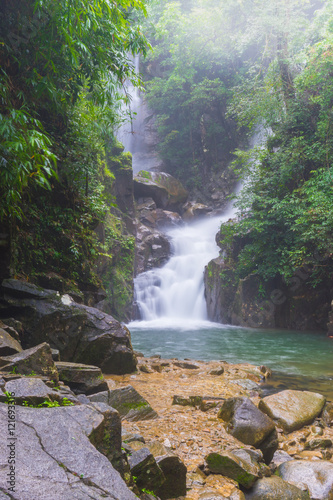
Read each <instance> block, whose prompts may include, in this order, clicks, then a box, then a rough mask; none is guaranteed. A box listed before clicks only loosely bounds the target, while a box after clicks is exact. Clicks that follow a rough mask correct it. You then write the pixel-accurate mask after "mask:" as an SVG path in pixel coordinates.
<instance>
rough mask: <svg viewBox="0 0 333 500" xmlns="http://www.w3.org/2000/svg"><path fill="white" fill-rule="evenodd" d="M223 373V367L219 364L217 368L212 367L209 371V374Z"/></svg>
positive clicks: (218, 374) (217, 374)
mask: <svg viewBox="0 0 333 500" xmlns="http://www.w3.org/2000/svg"><path fill="white" fill-rule="evenodd" d="M223 373H224V368H223V366H220V367H219V368H214V370H211V371H210V372H209V375H216V376H220V375H223Z"/></svg>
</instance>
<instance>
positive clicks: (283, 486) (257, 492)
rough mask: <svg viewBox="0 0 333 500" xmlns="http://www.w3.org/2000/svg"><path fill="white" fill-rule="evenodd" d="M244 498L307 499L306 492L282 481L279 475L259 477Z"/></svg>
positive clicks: (256, 499)
mask: <svg viewBox="0 0 333 500" xmlns="http://www.w3.org/2000/svg"><path fill="white" fill-rule="evenodd" d="M245 498H246V500H278V499H279V500H280V499H281V500H282V499H283V500H309V499H310V497H309V495H308V493H307V492H305V491H302V490H300V489H299V488H297V487H296V486H294V485H292V484H289V483H287V482H286V481H283V479H281V478H280V477H276V476H272V477H264V478H263V479H259V480H258V481H257V482H256V483H255V485H254V486H253V488H251V490H250V491H249V492H247V493H246V494H245Z"/></svg>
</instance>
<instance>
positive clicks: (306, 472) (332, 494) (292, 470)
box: [278, 460, 333, 500]
mask: <svg viewBox="0 0 333 500" xmlns="http://www.w3.org/2000/svg"><path fill="white" fill-rule="evenodd" d="M278 473H279V475H280V476H281V478H282V479H284V480H285V481H287V482H288V483H291V484H293V485H295V486H297V487H298V488H300V489H303V490H304V489H306V488H307V489H308V491H309V493H310V496H311V498H313V499H316V500H330V499H331V498H333V464H332V463H331V462H322V461H318V462H317V461H316V462H315V461H308V460H292V461H291V462H284V463H283V464H281V465H280V466H279V467H278Z"/></svg>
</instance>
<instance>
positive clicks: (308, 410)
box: [259, 390, 326, 432]
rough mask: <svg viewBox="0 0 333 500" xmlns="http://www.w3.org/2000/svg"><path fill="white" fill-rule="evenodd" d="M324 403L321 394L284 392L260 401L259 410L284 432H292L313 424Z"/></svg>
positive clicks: (324, 400)
mask: <svg viewBox="0 0 333 500" xmlns="http://www.w3.org/2000/svg"><path fill="white" fill-rule="evenodd" d="M325 402H326V399H325V397H324V396H322V395H321V394H317V393H314V392H309V391H293V390H286V391H282V392H279V393H277V394H272V395H271V396H267V397H266V398H264V399H262V400H261V401H260V403H259V408H260V410H261V411H263V412H264V413H266V414H267V415H268V416H269V417H270V418H272V419H273V420H274V421H275V422H276V424H277V425H279V426H280V427H282V428H283V430H284V431H285V432H292V431H295V430H297V429H300V428H301V427H304V425H307V424H310V423H311V422H313V420H314V419H315V418H316V417H318V415H319V414H320V413H321V411H322V409H323V408H324V405H325Z"/></svg>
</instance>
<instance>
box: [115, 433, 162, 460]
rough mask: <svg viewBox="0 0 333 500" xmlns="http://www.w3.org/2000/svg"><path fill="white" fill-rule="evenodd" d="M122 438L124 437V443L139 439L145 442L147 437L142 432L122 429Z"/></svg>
mask: <svg viewBox="0 0 333 500" xmlns="http://www.w3.org/2000/svg"><path fill="white" fill-rule="evenodd" d="M121 439H122V441H123V443H131V442H132V441H139V442H141V443H145V438H144V437H143V436H141V434H136V433H133V432H127V431H124V430H122V434H121ZM153 455H154V453H153ZM154 456H155V455H154Z"/></svg>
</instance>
